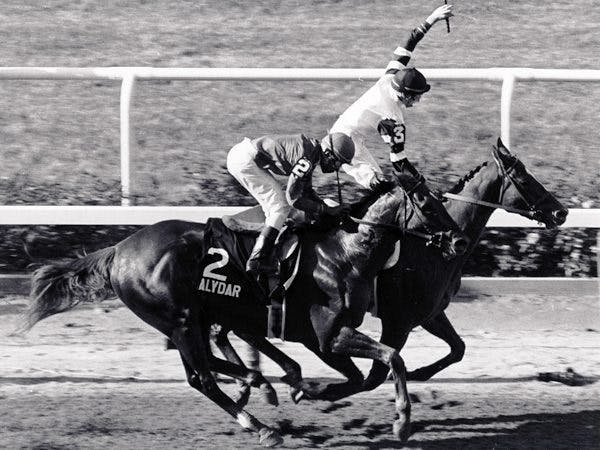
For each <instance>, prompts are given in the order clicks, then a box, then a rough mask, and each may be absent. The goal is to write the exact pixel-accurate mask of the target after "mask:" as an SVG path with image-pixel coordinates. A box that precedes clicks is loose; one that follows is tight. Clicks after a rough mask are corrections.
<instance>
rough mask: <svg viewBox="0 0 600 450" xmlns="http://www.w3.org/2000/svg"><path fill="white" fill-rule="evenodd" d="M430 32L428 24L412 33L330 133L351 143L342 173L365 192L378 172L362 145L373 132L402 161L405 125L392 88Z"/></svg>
mask: <svg viewBox="0 0 600 450" xmlns="http://www.w3.org/2000/svg"><path fill="white" fill-rule="evenodd" d="M429 28H431V25H430V24H429V23H427V22H424V23H423V24H421V25H419V26H418V27H417V28H415V29H414V30H412V32H411V33H410V36H409V38H408V40H407V41H406V43H405V44H404V46H399V47H398V48H396V50H395V51H394V56H393V57H392V60H391V61H390V62H389V63H388V65H387V67H386V71H385V74H384V75H383V76H382V77H381V78H380V79H379V80H377V82H376V83H375V84H374V85H373V86H372V87H371V88H370V89H369V90H368V91H367V92H365V93H364V94H363V95H362V96H361V97H359V98H358V100H356V101H355V102H354V103H353V104H352V105H350V106H349V107H348V109H346V111H344V112H343V113H342V115H340V116H339V117H338V119H337V120H336V122H335V123H334V124H333V126H332V127H331V130H330V133H335V132H339V133H345V134H347V135H349V136H350V137H351V138H352V140H353V141H354V146H355V148H356V153H355V155H354V158H353V160H352V164H351V165H349V164H344V165H343V166H342V169H343V170H344V171H345V172H346V173H348V174H349V175H351V176H352V177H353V178H354V179H355V180H356V181H357V182H358V183H359V184H361V185H362V186H364V187H366V188H368V187H369V185H370V183H371V179H372V178H373V176H374V175H375V173H376V172H378V173H382V171H381V168H380V167H379V165H378V164H377V162H376V161H375V158H374V157H373V155H371V153H370V152H369V150H368V149H367V146H366V144H365V142H366V139H367V136H369V134H371V133H373V131H375V132H376V133H378V134H379V135H380V136H381V138H382V139H383V141H384V142H385V143H386V144H388V145H390V160H391V161H392V162H396V161H399V160H401V159H404V158H405V156H404V154H403V153H402V152H403V151H404V142H405V135H406V127H405V125H404V114H403V112H404V105H403V104H402V102H401V101H400V100H399V99H398V95H397V92H396V91H395V90H394V89H393V88H392V79H393V77H394V74H395V73H396V72H398V71H400V70H402V69H404V68H405V67H406V64H408V61H409V60H410V58H411V56H412V51H413V50H414V49H415V47H416V45H417V43H418V42H419V41H420V40H421V39H422V38H423V36H425V33H427V31H428V30H429Z"/></svg>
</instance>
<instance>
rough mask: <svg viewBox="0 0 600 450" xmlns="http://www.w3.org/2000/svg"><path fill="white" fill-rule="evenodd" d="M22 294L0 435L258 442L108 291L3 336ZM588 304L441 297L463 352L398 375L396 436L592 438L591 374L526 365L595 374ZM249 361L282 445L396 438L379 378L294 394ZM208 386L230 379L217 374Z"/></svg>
mask: <svg viewBox="0 0 600 450" xmlns="http://www.w3.org/2000/svg"><path fill="white" fill-rule="evenodd" d="M24 305H25V299H24V298H21V297H7V298H4V299H2V300H1V301H0V315H1V316H2V325H1V327H2V328H1V331H2V342H1V343H0V398H1V400H2V401H1V402H0V423H1V424H2V425H1V430H2V432H1V434H0V447H3V448H11V449H12V448H28V449H29V448H37V449H42V448H43V449H61V448H69V449H73V448H98V449H100V448H103V449H104V448H144V449H159V448H178V449H188V448H189V449H192V448H255V447H256V448H258V438H257V436H255V435H252V434H249V433H247V432H244V431H242V430H241V428H240V427H239V425H238V424H237V423H236V422H235V421H234V420H233V419H232V418H230V417H229V416H228V415H227V414H226V413H224V412H223V411H222V410H221V409H219V408H218V407H217V406H215V405H214V404H212V403H211V402H210V401H209V400H208V399H207V398H205V397H203V396H202V395H200V394H198V393H196V392H194V391H193V390H192V389H191V388H190V387H189V386H188V385H187V383H186V382H185V379H184V373H183V368H182V367H181V364H180V361H179V357H178V354H177V352H175V351H165V350H164V339H163V337H162V336H161V335H160V334H158V332H155V331H154V330H153V329H151V328H149V327H148V326H146V325H145V324H144V323H143V322H142V321H141V320H139V319H138V318H137V317H135V316H134V315H133V314H132V313H131V312H130V311H129V310H128V309H126V308H124V307H121V306H120V303H119V302H117V301H110V302H106V303H103V304H102V305H101V307H96V308H80V309H76V310H74V311H71V312H69V313H65V314H62V315H59V316H55V317H52V318H50V319H47V320H46V321H43V322H41V323H40V324H38V326H36V327H35V328H34V329H33V330H32V331H31V332H30V333H29V334H27V335H24V336H10V335H9V333H10V332H11V331H12V330H13V329H14V326H15V325H16V323H17V318H18V313H19V312H20V311H22V309H23V307H24ZM598 306H599V305H598V298H597V297H596V296H590V297H582V298H581V297H580V298H576V299H575V298H569V297H561V296H553V297H544V298H542V297H537V296H518V297H517V296H514V297H512V296H511V297H509V296H505V297H498V298H482V299H478V300H465V301H461V302H456V303H453V304H452V305H451V306H450V307H449V309H448V315H449V317H450V319H451V320H452V321H453V323H454V325H455V327H456V328H457V330H458V331H459V333H460V334H461V336H462V337H463V338H464V340H465V342H466V344H467V352H466V355H465V358H464V360H463V361H462V362H460V363H458V364H456V365H454V366H452V367H450V368H448V369H447V370H445V371H444V372H442V373H441V374H439V375H438V377H436V378H434V379H433V380H431V381H429V382H425V383H409V391H410V393H411V396H412V397H413V409H412V420H413V435H412V436H411V439H410V440H409V442H408V444H407V445H406V447H408V448H432V449H447V448H540V449H541V448H544V449H547V448H553V449H554V448H580V449H581V448H597V446H598V442H599V441H600V431H599V428H598V423H600V383H597V382H595V383H591V384H587V385H585V386H567V385H564V384H562V383H558V382H541V381H538V374H539V373H540V372H561V373H562V372H565V371H566V370H567V368H569V367H571V368H572V369H573V370H575V371H576V372H577V373H580V374H582V375H585V376H587V377H590V378H591V379H592V380H595V379H598V376H599V375H600V359H599V358H598V354H599V353H598V350H599V347H600V340H599V332H600V320H599V308H598ZM362 329H363V330H364V331H365V332H367V333H368V334H371V335H373V336H376V335H377V331H378V323H377V321H376V320H374V319H372V318H368V319H367V320H366V321H365V323H364V324H363V327H362ZM275 342H276V343H278V345H281V347H282V348H283V349H284V350H285V351H286V352H288V353H289V354H290V355H291V356H292V357H294V358H295V359H296V360H298V361H299V362H301V364H302V366H303V372H304V375H305V377H308V378H320V379H325V380H327V381H329V382H331V381H333V379H334V378H337V377H338V376H337V375H336V373H335V372H334V371H332V370H330V369H327V368H325V367H324V366H323V365H322V363H320V362H319V361H317V360H316V358H314V357H313V356H312V355H310V354H309V353H307V351H306V350H304V349H303V348H301V347H300V346H298V345H296V344H291V343H279V341H275ZM235 343H236V342H235V340H234V344H235ZM238 347H240V348H241V349H242V350H243V347H241V346H238ZM445 352H446V347H445V345H444V344H443V343H442V342H441V341H438V340H436V339H435V338H433V337H431V336H429V335H427V334H426V333H425V332H424V331H423V330H421V329H417V330H416V331H415V332H414V333H413V335H412V336H411V338H410V339H409V341H408V343H407V346H406V348H405V349H404V350H403V351H402V355H403V357H404V359H405V361H406V364H407V366H408V368H409V369H411V368H415V367H417V366H420V365H422V364H425V363H429V362H431V361H433V360H434V358H437V357H441V356H443V355H444V354H445ZM242 354H243V351H242ZM357 362H358V363H359V364H360V367H361V368H365V369H366V368H367V367H368V365H369V364H368V362H365V361H359V360H357ZM262 368H263V371H264V373H265V374H266V375H267V377H268V379H269V380H271V381H272V382H273V383H274V386H275V388H276V390H277V392H278V394H279V400H280V406H279V407H277V408H275V407H270V406H267V405H265V404H263V403H262V402H261V400H260V396H259V395H258V393H256V392H254V394H253V396H252V397H251V399H250V404H249V406H248V408H247V410H248V411H249V412H251V413H252V414H254V415H255V416H256V417H257V418H259V420H261V421H263V422H264V423H266V424H268V425H270V426H272V427H273V428H275V429H277V430H279V432H280V433H281V434H282V435H283V437H284V439H285V442H284V444H283V448H314V447H324V448H399V447H400V445H399V444H398V443H397V441H395V440H394V438H393V435H392V429H391V424H392V421H393V419H394V404H393V398H394V396H393V387H392V385H391V384H389V383H387V384H385V385H384V386H381V387H380V388H378V389H376V390H375V391H373V392H370V393H363V394H359V395H356V396H353V397H351V398H349V399H346V400H342V401H339V402H336V403H330V402H321V401H320V402H312V403H309V402H301V403H300V404H299V405H295V404H293V402H292V401H291V400H290V399H289V397H288V395H287V387H286V386H285V385H283V384H281V383H279V382H278V377H279V376H281V375H282V372H281V370H280V369H279V368H277V367H276V366H274V365H273V364H272V363H271V362H270V361H266V360H263V364H262ZM221 385H222V387H223V389H224V390H225V391H226V392H228V393H232V392H233V390H234V389H235V384H233V383H231V382H229V381H228V380H223V382H222V383H221Z"/></svg>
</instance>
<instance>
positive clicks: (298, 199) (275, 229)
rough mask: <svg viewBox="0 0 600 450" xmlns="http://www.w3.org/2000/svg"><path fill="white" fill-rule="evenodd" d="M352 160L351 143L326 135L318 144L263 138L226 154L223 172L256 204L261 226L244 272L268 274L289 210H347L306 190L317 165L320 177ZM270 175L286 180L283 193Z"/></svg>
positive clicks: (342, 137) (301, 137)
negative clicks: (259, 209) (263, 217)
mask: <svg viewBox="0 0 600 450" xmlns="http://www.w3.org/2000/svg"><path fill="white" fill-rule="evenodd" d="M353 157H354V143H353V142H352V139H351V138H350V137H348V136H347V135H345V134H342V133H331V134H328V135H327V136H325V138H324V139H323V141H322V142H321V143H319V141H318V140H316V139H309V138H307V137H306V136H304V135H303V134H296V135H274V136H263V137H259V138H258V139H254V140H250V139H248V138H244V140H243V141H242V142H240V143H239V144H236V145H235V146H233V147H232V148H231V150H230V151H229V153H228V155H227V170H228V171H229V173H231V175H233V176H234V178H235V179H236V180H238V181H239V183H240V184H241V185H242V186H244V187H245V188H246V189H247V190H248V192H250V194H252V196H253V197H254V198H255V199H256V200H257V201H258V203H259V204H260V206H261V207H262V210H263V212H264V214H265V227H264V228H263V230H262V232H261V233H260V235H259V236H258V238H257V239H256V243H255V245H254V248H253V249H252V253H251V254H250V258H249V259H248V262H247V264H246V272H248V273H250V274H251V275H253V276H255V277H258V275H261V274H266V275H269V274H273V272H274V271H275V269H274V267H273V264H272V262H271V253H272V250H273V247H274V244H275V240H276V239H277V236H278V235H279V231H280V230H281V228H282V226H283V223H284V221H285V219H286V218H287V216H288V214H289V212H290V209H291V207H294V208H296V209H299V210H302V211H305V212H307V213H311V214H316V215H319V216H323V215H325V216H332V217H339V216H341V215H343V214H345V213H347V206H342V205H340V206H328V205H327V204H325V203H324V202H323V200H321V199H320V198H319V196H318V195H317V193H316V192H315V191H314V189H313V187H312V174H313V170H314V168H315V167H316V166H317V164H318V165H319V166H320V167H321V171H322V172H323V173H331V172H334V171H337V170H339V168H340V166H341V165H342V164H350V163H351V162H352V158H353ZM273 174H276V175H287V176H289V178H288V182H287V188H286V190H285V193H284V191H283V189H282V187H281V184H280V183H279V182H278V181H277V180H276V179H275V177H274V176H273Z"/></svg>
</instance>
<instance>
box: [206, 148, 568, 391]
mask: <svg viewBox="0 0 600 450" xmlns="http://www.w3.org/2000/svg"><path fill="white" fill-rule="evenodd" d="M445 196H446V197H447V199H448V200H447V201H446V208H447V210H448V212H449V214H450V215H451V217H452V218H453V219H454V220H455V222H456V223H457V224H458V226H459V227H460V228H461V229H462V230H463V232H464V233H465V235H466V236H467V237H468V238H469V241H470V245H469V247H468V249H467V252H465V253H464V254H463V255H461V256H458V257H457V258H454V259H452V260H448V259H444V258H441V257H439V255H437V254H434V253H431V252H425V251H423V250H424V247H423V243H422V242H420V241H419V240H418V239H414V237H411V236H405V237H404V239H402V253H401V256H400V258H399V261H398V263H396V264H395V265H394V266H393V267H391V268H390V269H387V270H383V271H382V272H381V273H380V274H379V276H378V278H377V298H378V302H377V307H378V309H377V315H378V317H379V318H380V319H381V321H382V336H381V342H382V343H384V344H386V345H389V346H391V347H394V348H395V349H396V350H398V351H400V350H401V349H402V347H403V346H404V343H405V342H406V339H407V337H408V335H409V333H410V331H411V330H412V329H413V328H415V327H417V326H419V325H421V326H423V328H424V329H426V330H427V331H429V332H430V333H432V334H434V335H435V336H437V337H440V338H441V339H444V340H445V341H446V342H448V344H449V345H450V348H451V351H450V354H448V355H447V356H445V357H444V358H442V359H440V360H439V361H436V362H434V363H433V364H431V365H429V366H426V367H423V368H420V369H417V370H415V371H412V372H408V373H407V380H420V381H424V380H427V379H429V378H431V377H432V376H433V375H434V374H435V373H437V372H439V371H440V370H443V369H444V368H446V367H447V366H448V365H450V364H452V363H453V362H457V361H460V360H461V359H462V356H463V354H464V350H465V346H464V343H463V341H462V340H461V339H460V337H459V336H458V334H457V333H456V331H455V330H454V328H453V327H452V325H451V324H450V322H449V320H448V318H447V317H446V314H445V313H444V310H445V309H446V307H447V306H448V304H449V302H450V300H451V299H452V297H453V296H454V295H455V294H456V292H457V290H458V288H459V287H460V280H461V274H462V267H463V266H464V264H465V262H466V260H467V258H468V257H469V256H470V255H471V253H472V251H473V249H474V248H475V246H476V245H477V242H478V241H479V239H480V237H481V234H482V233H483V231H484V229H485V226H486V223H487V221H488V219H489V218H490V216H491V214H492V212H493V211H494V209H496V208H499V209H504V210H506V211H509V212H512V213H516V214H520V215H522V216H525V217H527V218H530V219H534V220H537V221H540V222H543V223H544V224H545V225H546V226H547V227H548V228H554V227H557V226H559V225H561V224H563V223H564V222H565V220H566V217H567V210H566V209H564V208H563V206H562V205H561V204H560V203H559V202H558V200H556V198H554V197H553V196H552V195H551V194H550V193H549V192H548V191H547V190H546V189H545V188H544V187H543V186H542V185H541V184H540V183H539V182H538V181H537V180H536V179H535V178H534V177H533V175H531V174H530V173H529V172H528V171H527V169H526V168H525V166H524V165H523V163H522V162H521V161H520V160H519V159H518V158H517V157H516V156H514V155H512V154H511V153H510V151H509V150H508V149H507V148H506V147H505V146H504V145H503V144H502V142H501V141H500V140H498V144H497V147H494V148H493V149H492V158H491V159H490V160H489V161H486V162H484V163H483V164H481V165H480V166H478V167H477V168H475V169H474V170H472V171H470V172H469V173H468V174H467V175H466V176H464V177H463V178H462V179H461V180H460V181H459V182H458V183H457V184H456V186H455V187H454V188H452V189H451V190H450V192H449V193H447V194H445ZM239 336H240V337H241V338H242V339H244V340H246V341H247V342H249V343H251V344H252V345H254V346H256V348H258V349H259V350H260V351H261V352H263V353H265V354H266V355H267V356H269V357H270V358H272V359H273V360H274V361H275V362H277V363H278V364H279V365H280V366H281V367H282V368H283V369H284V370H285V371H286V372H287V373H288V375H287V377H288V378H299V377H301V372H300V371H299V370H298V371H297V372H296V373H294V367H295V366H294V362H293V360H291V359H290V358H289V357H287V356H286V355H284V354H283V353H282V352H280V351H279V350H277V349H276V348H274V347H273V346H272V345H271V344H270V343H269V342H268V341H266V340H264V339H263V340H260V339H257V338H254V337H252V336H246V335H243V334H242V335H239ZM216 340H217V342H218V344H219V346H220V347H223V349H225V350H226V351H227V349H228V351H233V350H232V349H231V347H230V344H229V342H228V340H227V339H226V335H223V334H221V335H219V336H217V338H216ZM257 341H258V342H257ZM271 347H273V348H271ZM324 361H325V362H328V361H327V360H325V359H324ZM338 363H339V361H338ZM352 366H353V364H352V362H351V361H350V360H349V359H348V360H347V361H346V366H345V373H344V372H343V371H342V373H344V374H347V373H356V371H358V369H356V368H355V366H354V369H353V368H352ZM339 367H340V366H339V364H338V366H337V367H334V368H337V369H339ZM387 373H388V366H386V365H384V364H381V363H380V362H378V361H374V362H373V367H372V369H371V372H370V373H369V376H368V377H367V379H366V380H363V379H362V378H361V376H360V375H355V376H354V377H352V378H351V377H348V378H349V381H348V382H346V383H338V384H336V385H330V386H329V387H328V388H327V389H323V390H320V391H315V390H314V389H313V390H309V389H305V390H304V392H303V394H305V397H306V398H308V399H327V400H331V401H334V400H338V399H340V398H343V397H345V396H348V395H352V394H354V393H357V392H361V391H365V390H371V389H374V388H375V387H377V386H379V385H380V384H381V383H382V382H383V381H384V380H385V379H386V375H387ZM244 389H245V387H242V392H243V390H244Z"/></svg>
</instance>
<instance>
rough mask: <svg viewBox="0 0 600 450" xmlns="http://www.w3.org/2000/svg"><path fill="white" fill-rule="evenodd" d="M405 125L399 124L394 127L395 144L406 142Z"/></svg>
mask: <svg viewBox="0 0 600 450" xmlns="http://www.w3.org/2000/svg"><path fill="white" fill-rule="evenodd" d="M405 129H406V128H405V127H404V125H402V124H399V125H396V126H395V127H394V144H401V143H402V142H404V130H405Z"/></svg>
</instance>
